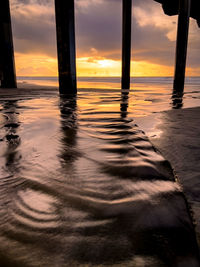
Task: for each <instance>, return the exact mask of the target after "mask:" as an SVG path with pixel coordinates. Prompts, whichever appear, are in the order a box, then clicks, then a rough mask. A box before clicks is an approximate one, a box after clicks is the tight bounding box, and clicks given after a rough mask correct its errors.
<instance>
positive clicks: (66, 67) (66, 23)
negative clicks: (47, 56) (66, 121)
mask: <svg viewBox="0 0 200 267" xmlns="http://www.w3.org/2000/svg"><path fill="white" fill-rule="evenodd" d="M55 10H56V30H57V50H58V71H59V88H60V93H61V94H73V93H76V92H77V85H76V47H75V18H74V0H55Z"/></svg>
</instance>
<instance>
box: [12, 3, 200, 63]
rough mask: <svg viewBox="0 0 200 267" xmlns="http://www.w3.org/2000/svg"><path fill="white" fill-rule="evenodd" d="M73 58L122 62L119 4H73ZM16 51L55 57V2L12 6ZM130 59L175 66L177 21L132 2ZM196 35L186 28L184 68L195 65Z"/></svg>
mask: <svg viewBox="0 0 200 267" xmlns="http://www.w3.org/2000/svg"><path fill="white" fill-rule="evenodd" d="M75 3H76V43H77V56H78V57H79V58H80V57H91V56H94V57H101V58H107V59H111V60H120V59H121V35H122V25H121V24H122V23H121V21H122V0H109V1H108V0H76V1H75ZM11 11H12V24H13V33H14V45H15V51H16V52H17V53H20V54H23V53H24V54H31V53H35V54H43V55H46V56H49V57H53V58H55V57H56V28H55V12H54V0H11ZM132 21H133V27H132V28H133V29H132V39H133V41H132V58H133V60H135V61H146V62H150V63H155V64H162V65H166V66H171V65H173V64H174V57H175V39H176V21H177V17H176V16H175V17H168V16H166V15H164V14H163V11H162V8H161V5H160V4H159V3H156V2H154V1H153V0H143V1H141V0H134V1H133V20H132ZM199 31H200V30H199V29H198V28H197V26H196V24H195V23H193V21H192V23H191V31H190V43H189V55H188V64H190V66H191V67H195V68H197V67H198V64H199V62H200V56H199V55H200V46H199V42H200V32H199Z"/></svg>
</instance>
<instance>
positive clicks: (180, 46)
mask: <svg viewBox="0 0 200 267" xmlns="http://www.w3.org/2000/svg"><path fill="white" fill-rule="evenodd" d="M190 8H191V0H180V1H179V17H178V31H177V44H176V64H175V75H174V90H175V91H177V92H182V91H183V90H184V82H185V68H186V58H187V45H188V31H189V20H190Z"/></svg>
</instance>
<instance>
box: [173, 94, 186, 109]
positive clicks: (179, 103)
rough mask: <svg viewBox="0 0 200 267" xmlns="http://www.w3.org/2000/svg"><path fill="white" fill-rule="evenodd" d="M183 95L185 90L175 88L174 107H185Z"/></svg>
mask: <svg viewBox="0 0 200 267" xmlns="http://www.w3.org/2000/svg"><path fill="white" fill-rule="evenodd" d="M183 96H184V92H178V91H176V90H175V89H174V90H173V93H172V107H173V108H174V109H179V108H182V107H183Z"/></svg>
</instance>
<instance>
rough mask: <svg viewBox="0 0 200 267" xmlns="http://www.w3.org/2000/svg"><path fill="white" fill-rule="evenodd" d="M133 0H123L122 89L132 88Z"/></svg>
mask: <svg viewBox="0 0 200 267" xmlns="http://www.w3.org/2000/svg"><path fill="white" fill-rule="evenodd" d="M131 20H132V0H123V25H122V31H123V33H122V35H123V36H122V82H121V86H122V89H129V88H130V64H131Z"/></svg>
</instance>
